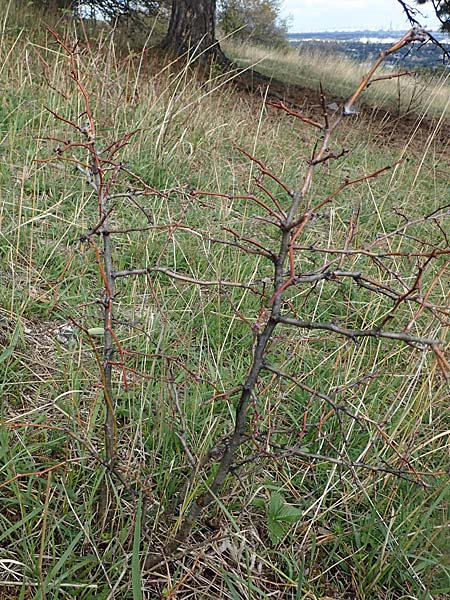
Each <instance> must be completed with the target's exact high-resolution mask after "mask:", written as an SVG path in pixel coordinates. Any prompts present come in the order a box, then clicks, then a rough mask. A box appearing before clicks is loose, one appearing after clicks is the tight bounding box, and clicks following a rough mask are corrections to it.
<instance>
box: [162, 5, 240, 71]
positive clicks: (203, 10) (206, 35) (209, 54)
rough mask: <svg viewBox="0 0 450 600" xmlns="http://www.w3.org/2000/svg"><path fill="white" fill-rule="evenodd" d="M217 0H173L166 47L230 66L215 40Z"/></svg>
mask: <svg viewBox="0 0 450 600" xmlns="http://www.w3.org/2000/svg"><path fill="white" fill-rule="evenodd" d="M215 19H216V0H172V12H171V16H170V23H169V29H168V31H167V34H166V37H165V38H164V40H163V43H162V47H163V48H164V49H165V50H168V51H169V52H173V53H174V54H177V55H182V54H187V55H189V56H190V57H191V58H192V57H194V58H199V59H200V60H202V61H214V62H218V63H220V64H222V65H229V64H230V61H229V60H228V59H227V57H226V56H225V54H224V53H223V52H222V50H221V48H220V44H219V42H218V41H217V40H216V36H215V25H216V20H215Z"/></svg>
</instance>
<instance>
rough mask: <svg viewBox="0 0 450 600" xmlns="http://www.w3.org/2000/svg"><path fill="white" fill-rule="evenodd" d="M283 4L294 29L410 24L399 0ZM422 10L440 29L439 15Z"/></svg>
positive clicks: (297, 0) (317, 0) (301, 0)
mask: <svg viewBox="0 0 450 600" xmlns="http://www.w3.org/2000/svg"><path fill="white" fill-rule="evenodd" d="M281 4H282V7H283V9H282V10H283V16H285V17H287V16H290V17H292V18H291V21H290V24H289V30H290V31H293V32H294V31H296V32H300V31H326V30H333V29H338V30H339V29H390V28H392V29H405V28H407V27H408V21H407V20H406V19H405V16H404V13H403V11H402V8H401V6H400V4H399V3H398V2H397V0H283V1H282V3H281ZM411 4H413V2H412V1H411ZM421 9H423V7H421ZM422 12H423V13H424V14H425V15H427V16H428V18H427V19H424V25H425V26H426V27H427V28H429V29H437V19H436V18H434V19H433V18H432V16H431V14H432V13H431V11H430V10H429V9H426V10H425V9H423V10H422Z"/></svg>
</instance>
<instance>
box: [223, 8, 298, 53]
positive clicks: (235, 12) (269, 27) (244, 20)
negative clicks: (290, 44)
mask: <svg viewBox="0 0 450 600" xmlns="http://www.w3.org/2000/svg"><path fill="white" fill-rule="evenodd" d="M280 10H281V1H280V0H222V2H221V3H220V5H219V11H218V25H219V27H220V29H221V30H222V32H223V33H224V34H226V35H229V34H234V36H236V37H237V38H239V39H241V40H246V41H248V40H250V41H252V42H254V43H257V44H264V45H271V46H273V45H281V44H284V43H286V33H287V21H286V20H285V19H281V18H280Z"/></svg>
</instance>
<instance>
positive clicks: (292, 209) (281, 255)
mask: <svg viewBox="0 0 450 600" xmlns="http://www.w3.org/2000/svg"><path fill="white" fill-rule="evenodd" d="M426 39H428V37H427V34H426V32H424V31H423V30H421V29H418V28H413V29H411V30H410V31H409V32H408V33H406V34H405V35H404V36H403V37H402V38H401V39H400V40H399V41H398V42H396V43H395V44H393V45H392V46H391V47H390V48H389V49H388V50H386V51H383V52H381V54H380V56H379V58H378V59H377V60H376V61H375V63H374V65H373V66H372V67H371V68H370V70H369V71H368V73H367V75H366V76H365V77H364V78H363V80H362V82H361V84H360V85H359V86H358V87H357V89H356V90H355V92H354V93H353V95H352V96H351V97H350V98H349V99H348V100H347V101H346V102H345V103H344V105H343V108H342V111H341V112H340V113H339V112H337V113H336V114H335V115H333V117H332V118H330V117H329V115H328V113H327V108H326V102H325V98H324V94H323V91H322V93H321V103H322V107H323V123H320V122H319V121H317V120H315V119H310V118H309V117H307V116H306V115H304V114H303V113H301V112H299V111H296V110H292V109H290V108H289V107H287V106H286V105H285V104H284V103H282V102H280V103H278V104H271V106H273V107H275V108H277V109H279V110H282V111H284V112H285V113H287V114H288V115H290V116H292V117H294V118H296V119H297V120H299V121H301V122H302V123H304V124H306V125H309V126H311V127H313V128H315V129H317V130H319V131H320V135H321V141H320V142H319V143H318V144H317V147H316V148H315V149H314V152H313V156H312V157H311V159H310V160H309V161H308V164H307V169H306V173H305V175H304V177H303V181H302V184H301V185H300V186H299V187H298V188H297V189H295V190H292V189H291V187H290V186H288V185H287V184H286V183H285V182H283V181H282V180H281V178H280V177H278V176H277V175H276V174H274V173H273V172H272V171H271V170H270V169H269V168H268V167H267V166H266V165H265V164H264V163H263V162H262V161H261V160H260V159H258V158H256V157H255V156H252V155H251V154H249V153H248V152H247V151H245V150H243V149H239V150H240V151H241V152H242V153H243V154H244V155H245V156H246V157H247V158H248V159H249V160H251V161H252V162H253V163H255V164H256V165H257V166H258V167H259V170H260V173H261V177H260V178H257V187H258V189H259V190H260V191H262V192H263V193H265V195H266V197H267V198H268V199H269V201H270V202H271V203H272V205H273V206H274V208H272V207H269V206H268V205H267V204H266V202H263V201H260V200H256V199H255V198H254V197H253V196H246V197H245V198H246V199H248V200H249V201H254V202H255V204H257V205H258V206H259V207H260V208H261V209H262V210H263V211H265V213H266V214H267V215H268V217H269V218H268V219H267V222H268V223H271V224H272V225H273V226H275V227H277V228H278V229H279V231H280V234H281V238H280V242H279V247H278V251H277V252H275V253H274V254H275V256H272V255H269V256H268V255H267V252H266V250H265V249H262V247H261V246H260V247H259V248H258V249H257V253H258V254H260V255H261V256H263V257H265V258H268V259H269V260H270V262H272V263H273V267H274V272H273V279H272V289H273V293H272V295H271V298H270V300H269V302H268V304H267V306H266V315H267V317H266V320H265V323H262V324H261V328H260V330H259V332H258V334H257V336H256V342H255V345H254V348H253V354H252V361H251V366H250V369H249V371H248V374H247V377H246V379H245V382H244V383H243V385H242V389H241V393H240V397H239V399H238V402H237V405H236V409H235V424H234V431H233V432H232V434H231V435H230V438H229V439H228V441H227V443H226V445H225V449H224V452H223V454H222V457H221V459H220V461H219V464H218V467H217V470H216V473H215V475H214V476H213V477H212V479H211V481H210V483H209V485H208V488H207V491H206V492H205V493H203V494H201V495H199V496H197V497H196V498H194V499H193V500H192V502H191V505H190V508H189V509H188V511H187V513H186V515H185V517H184V520H183V521H182V522H181V525H180V527H179V529H178V531H177V533H176V535H175V536H174V537H173V538H172V539H171V540H170V541H169V542H168V544H167V545H166V547H165V548H164V549H163V551H162V555H163V556H171V555H172V554H173V553H174V552H175V551H176V550H177V548H178V547H179V545H180V544H181V543H183V541H184V540H185V539H186V538H187V536H188V535H189V533H190V531H191V529H192V527H193V525H194V523H195V521H196V520H197V519H198V517H199V516H200V514H201V513H202V511H203V510H204V508H205V507H206V506H208V505H209V504H210V503H211V502H212V501H213V500H214V499H215V498H216V497H217V495H218V494H219V493H220V491H221V489H222V487H223V485H224V483H225V480H226V478H227V476H228V475H229V474H230V473H232V472H233V469H234V467H233V463H234V460H235V454H236V451H237V450H238V448H239V447H240V446H241V445H242V444H243V443H244V442H245V441H246V439H247V417H248V412H249V409H250V407H251V406H252V405H254V403H255V402H256V399H257V387H258V383H259V381H260V375H261V373H262V371H264V370H272V371H273V372H275V373H278V374H279V372H278V371H277V369H276V367H271V366H269V365H268V364H267V362H266V354H267V349H268V346H269V344H270V342H271V340H272V339H273V335H274V331H275V329H276V328H277V327H278V326H279V325H284V326H290V327H298V328H305V329H319V330H320V329H321V330H326V331H330V332H332V333H335V334H338V335H343V336H345V337H348V338H350V339H352V340H354V341H356V340H358V339H359V338H361V337H370V338H375V339H378V338H386V339H392V340H397V341H402V342H405V343H407V344H410V345H419V346H420V347H421V348H422V347H428V348H430V349H431V350H432V351H433V352H435V354H436V350H438V353H437V354H436V356H437V360H438V363H439V364H440V366H441V368H442V358H443V355H442V352H441V350H440V345H439V344H440V341H439V340H436V339H433V338H422V337H419V336H413V335H411V334H410V333H409V331H400V332H393V331H381V330H377V329H368V330H351V329H349V328H347V327H343V326H340V325H338V324H335V323H321V322H315V321H307V320H300V319H295V318H292V317H289V316H285V315H284V314H283V309H284V302H283V300H284V293H285V291H286V290H287V289H288V288H289V287H291V286H293V285H298V284H300V283H301V282H303V281H305V280H307V281H308V280H309V281H314V280H316V281H317V280H320V279H326V278H327V276H328V277H329V278H330V279H331V278H333V277H336V278H338V277H343V276H350V277H355V278H356V279H358V278H360V274H355V273H345V272H338V271H336V272H335V274H334V276H333V275H332V274H331V273H328V275H327V274H324V273H323V272H322V273H319V272H318V273H312V274H310V275H309V276H304V275H302V274H300V275H298V274H296V269H295V251H296V248H297V244H296V242H297V240H298V239H299V238H300V236H301V234H302V233H303V231H304V229H305V227H306V226H307V224H308V223H309V222H310V221H311V220H312V219H313V218H314V216H315V215H316V214H317V213H318V212H319V211H320V209H321V208H323V207H324V206H325V205H327V204H328V203H330V202H332V201H333V200H334V198H335V197H336V196H337V195H338V194H339V193H340V192H341V191H342V190H344V189H345V188H347V187H349V186H351V185H356V184H358V183H360V182H364V181H367V180H368V179H372V178H376V177H379V176H380V175H381V174H382V173H384V172H385V171H386V170H388V169H390V168H391V167H392V166H393V165H388V166H386V167H384V168H382V169H379V170H377V171H374V172H373V173H369V174H367V175H363V176H360V177H357V178H355V179H352V180H345V181H344V182H343V183H342V184H341V185H340V186H338V187H337V189H336V190H335V191H334V192H333V193H331V194H329V195H328V196H326V197H325V198H324V199H322V200H320V201H319V202H316V203H315V205H314V206H313V207H312V208H308V204H309V192H310V189H311V185H312V182H313V178H314V173H315V171H316V168H317V167H318V165H321V164H322V163H323V162H325V161H326V160H329V159H330V158H334V159H336V158H338V157H339V156H340V155H342V153H341V154H336V155H333V153H332V152H331V150H330V143H331V139H332V136H333V134H334V132H335V131H336V129H337V128H338V126H339V125H340V124H341V122H342V120H343V119H345V118H348V117H349V116H351V115H353V114H356V113H357V111H356V109H355V104H356V102H357V100H358V99H359V97H360V95H361V94H362V93H363V91H364V90H365V89H366V88H367V87H368V86H369V85H370V84H371V83H372V82H373V81H374V74H375V73H376V71H377V69H378V67H379V66H380V65H381V64H382V63H383V61H384V60H385V59H386V57H388V56H389V55H391V54H393V53H395V52H397V51H398V50H400V49H401V48H404V47H405V46H408V45H409V44H411V43H412V42H415V41H420V42H424V41H425V40H426ZM395 164H397V163H395ZM264 177H267V178H269V179H270V180H271V181H272V182H274V183H275V184H277V185H278V186H279V187H280V188H281V189H282V190H283V192H284V193H286V194H287V195H288V197H289V198H290V204H289V206H288V208H287V209H286V210H282V208H281V203H280V202H279V201H278V200H275V195H274V194H273V193H271V192H269V193H266V192H265V190H266V188H265V186H264V183H263V179H264ZM196 194H199V192H196ZM208 195H211V194H208ZM221 196H225V195H223V194H221ZM247 243H248V240H247ZM235 245H236V246H238V247H240V248H242V249H243V246H242V245H241V244H237V243H236V242H235ZM286 268H287V269H288V275H287V276H286ZM418 277H420V274H419V275H418ZM416 288H417V285H416V286H414V289H411V290H410V291H409V293H404V294H399V295H396V303H397V304H396V306H398V305H399V304H400V303H401V302H403V301H406V300H410V299H411V297H412V296H413V292H414V291H415V289H416ZM444 360H445V359H444ZM318 397H321V398H322V399H323V400H324V401H326V402H330V401H331V402H333V401H332V400H331V398H329V397H326V396H318ZM352 416H353V415H352ZM355 418H357V415H355ZM288 451H289V452H291V453H292V452H294V449H291V448H290V449H289V450H288ZM309 458H312V457H311V456H309ZM313 458H314V457H313ZM316 458H317V459H325V458H326V457H322V456H321V455H316ZM335 460H336V461H337V462H338V463H339V464H342V465H345V466H348V467H349V468H355V467H360V466H361V467H365V468H370V469H373V470H375V471H378V470H380V471H386V472H388V473H392V474H395V475H398V474H399V470H398V469H393V468H391V467H389V466H382V465H381V466H377V465H366V464H365V463H364V464H363V463H361V464H356V463H355V464H350V463H348V462H347V461H341V460H339V459H335ZM161 560H163V559H162V556H161V554H160V553H157V552H155V553H154V554H153V556H150V557H149V559H148V560H147V563H146V566H147V567H154V566H156V565H157V564H159V563H160V562H161Z"/></svg>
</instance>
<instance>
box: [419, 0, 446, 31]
mask: <svg viewBox="0 0 450 600" xmlns="http://www.w3.org/2000/svg"><path fill="white" fill-rule="evenodd" d="M417 3H418V4H430V3H431V4H432V5H433V8H434V11H435V13H436V16H437V18H438V19H439V21H440V23H441V29H442V30H443V31H450V0H417Z"/></svg>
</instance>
